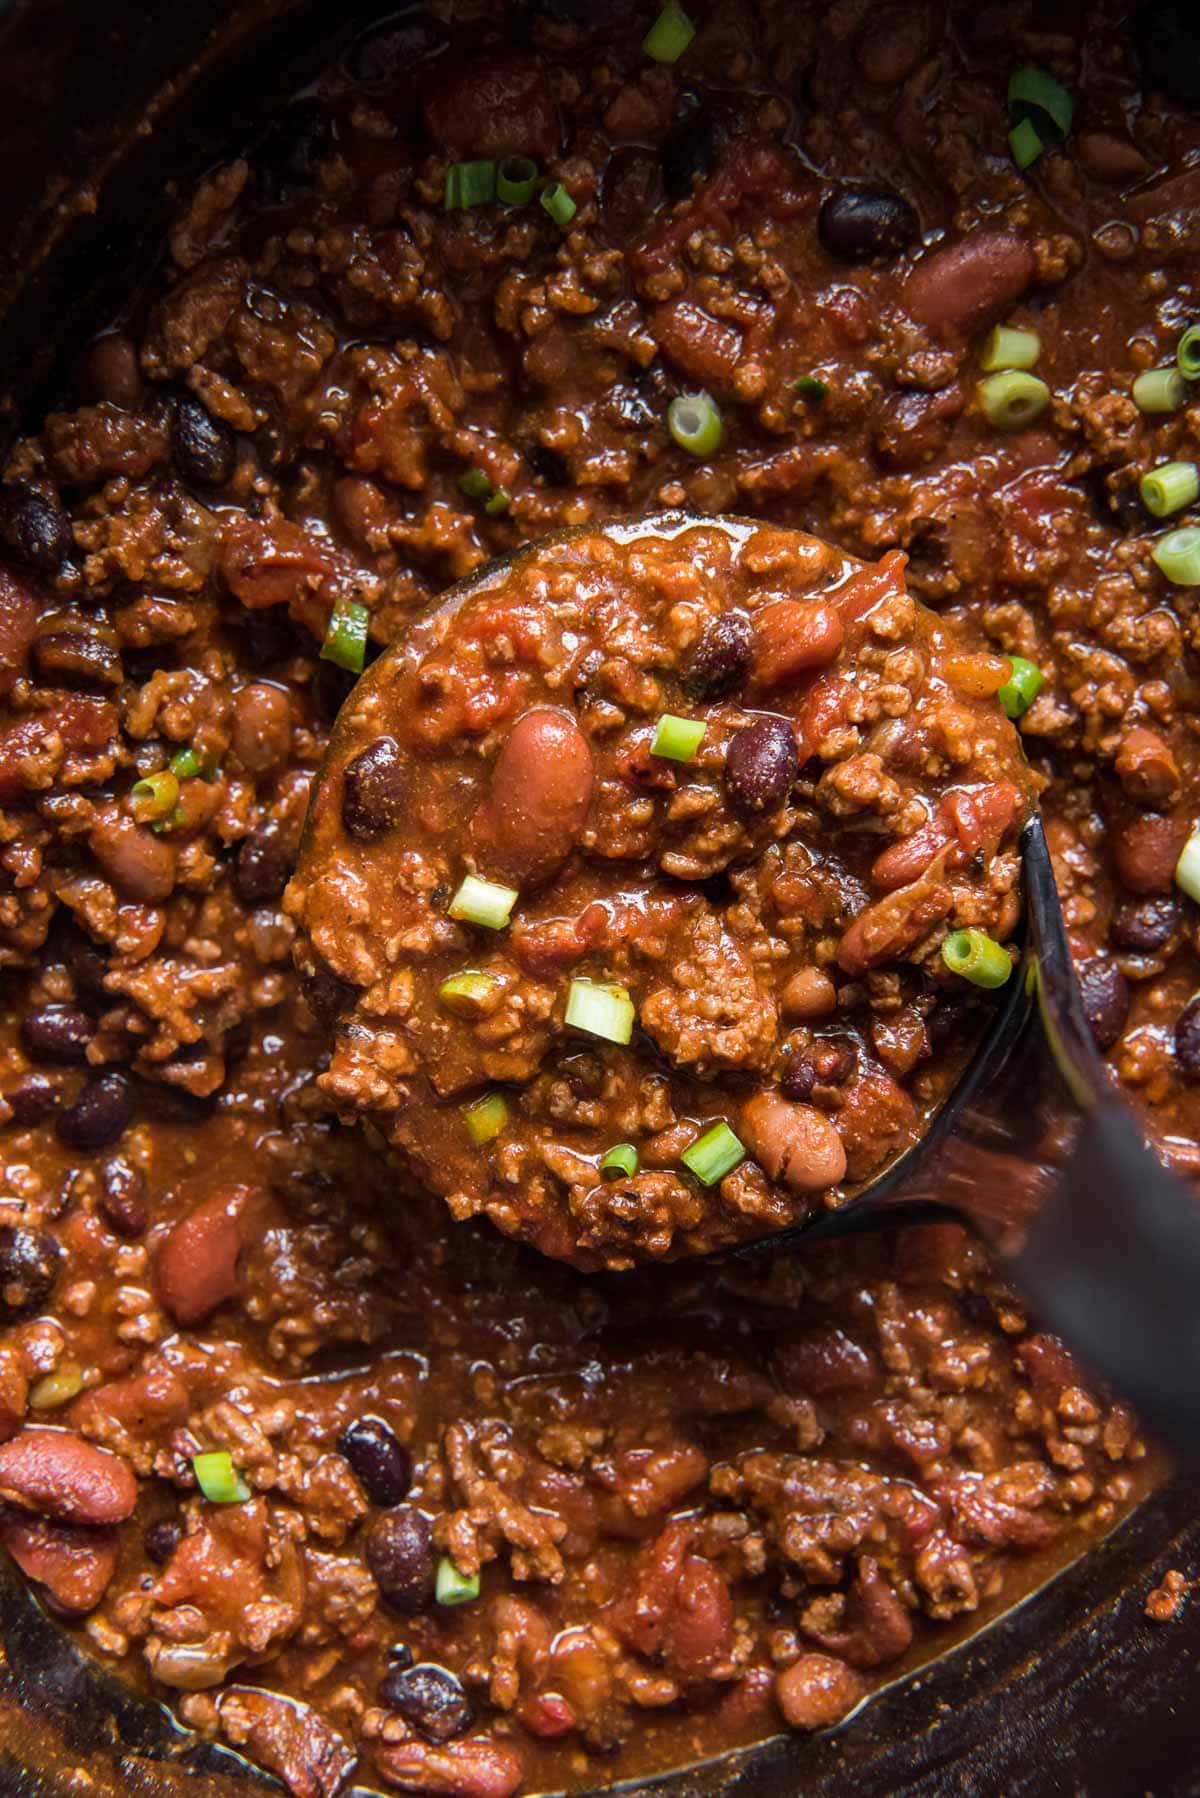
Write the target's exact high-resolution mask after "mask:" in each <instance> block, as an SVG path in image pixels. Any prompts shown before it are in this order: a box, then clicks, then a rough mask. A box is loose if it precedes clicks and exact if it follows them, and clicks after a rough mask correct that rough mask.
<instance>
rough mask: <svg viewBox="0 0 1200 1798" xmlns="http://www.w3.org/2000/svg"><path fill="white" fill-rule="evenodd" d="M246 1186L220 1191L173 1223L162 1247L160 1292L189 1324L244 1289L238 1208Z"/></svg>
mask: <svg viewBox="0 0 1200 1798" xmlns="http://www.w3.org/2000/svg"><path fill="white" fill-rule="evenodd" d="M244 1198H245V1192H244V1189H242V1188H238V1189H236V1190H235V1191H234V1192H233V1193H228V1192H219V1193H214V1194H213V1196H212V1197H211V1198H208V1199H205V1200H204V1201H203V1202H202V1203H201V1204H199V1205H197V1206H196V1207H195V1209H194V1210H192V1211H189V1212H188V1214H187V1216H186V1217H183V1218H180V1220H179V1222H178V1223H177V1224H175V1225H173V1227H172V1229H171V1231H170V1234H169V1235H168V1236H167V1237H166V1239H165V1241H164V1242H163V1244H162V1247H161V1248H160V1249H159V1251H158V1261H157V1264H156V1270H155V1271H156V1276H157V1282H158V1295H159V1298H160V1299H161V1300H162V1303H163V1305H164V1306H165V1308H166V1309H167V1310H168V1311H169V1312H170V1314H171V1316H172V1317H173V1318H174V1319H175V1322H176V1323H177V1324H182V1325H184V1327H185V1328H186V1327H187V1326H188V1325H191V1324H198V1323H199V1322H200V1321H201V1320H202V1319H203V1318H205V1317H207V1316H209V1314H210V1313H211V1312H213V1311H215V1310H216V1309H217V1306H218V1305H223V1304H224V1303H225V1302H226V1300H227V1299H232V1298H236V1297H237V1294H238V1290H239V1288H238V1272H237V1263H238V1256H239V1254H240V1253H241V1247H242V1238H241V1231H240V1230H239V1228H238V1217H237V1214H238V1211H239V1209H240V1208H241V1205H242V1203H243V1202H244Z"/></svg>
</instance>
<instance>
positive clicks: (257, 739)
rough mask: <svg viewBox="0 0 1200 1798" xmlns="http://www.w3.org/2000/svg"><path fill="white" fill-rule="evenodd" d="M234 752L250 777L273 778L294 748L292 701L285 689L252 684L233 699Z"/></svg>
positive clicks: (232, 734)
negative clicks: (268, 775)
mask: <svg viewBox="0 0 1200 1798" xmlns="http://www.w3.org/2000/svg"><path fill="white" fill-rule="evenodd" d="M231 738H232V742H233V751H234V754H235V755H236V756H237V758H238V760H239V762H241V764H242V767H243V768H245V770H246V772H247V773H248V774H255V775H258V774H272V773H274V771H275V770H276V769H277V768H281V767H282V766H283V764H284V763H285V762H286V761H287V758H288V753H289V751H290V749H291V746H292V707H291V701H290V700H289V699H288V696H287V694H286V693H285V692H284V691H283V689H282V688H281V687H272V686H269V685H268V683H267V682H266V681H252V682H251V683H250V685H249V686H245V687H239V689H238V691H237V692H236V693H235V694H234V699H233V723H232V730H231Z"/></svg>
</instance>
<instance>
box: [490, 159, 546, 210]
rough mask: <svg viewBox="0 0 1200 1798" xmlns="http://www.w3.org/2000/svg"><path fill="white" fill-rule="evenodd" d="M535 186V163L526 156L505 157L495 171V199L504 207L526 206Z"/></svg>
mask: <svg viewBox="0 0 1200 1798" xmlns="http://www.w3.org/2000/svg"><path fill="white" fill-rule="evenodd" d="M537 184H538V168H537V163H536V162H531V161H530V160H529V157H528V156H506V157H505V158H504V161H503V162H502V163H501V164H500V166H499V167H498V168H497V170H496V198H497V199H498V200H503V201H504V204H505V205H506V206H528V204H529V202H530V200H532V198H533V196H534V194H535V193H536V192H537Z"/></svg>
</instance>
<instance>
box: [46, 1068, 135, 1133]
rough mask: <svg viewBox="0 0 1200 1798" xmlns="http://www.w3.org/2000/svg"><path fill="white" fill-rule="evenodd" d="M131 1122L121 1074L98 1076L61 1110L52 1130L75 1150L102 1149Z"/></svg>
mask: <svg viewBox="0 0 1200 1798" xmlns="http://www.w3.org/2000/svg"><path fill="white" fill-rule="evenodd" d="M132 1121H133V1096H132V1094H131V1092H130V1090H129V1081H128V1080H127V1079H126V1077H125V1075H124V1074H117V1073H110V1074H99V1075H97V1077H96V1078H95V1079H94V1080H89V1081H88V1083H87V1085H86V1086H85V1087H84V1088H83V1090H82V1091H81V1092H80V1093H79V1095H78V1097H77V1098H76V1099H75V1102H74V1104H72V1105H68V1106H67V1108H66V1110H65V1111H61V1112H60V1113H59V1115H58V1118H57V1120H56V1122H55V1129H56V1130H57V1131H58V1134H59V1136H60V1137H61V1138H62V1140H63V1141H64V1142H65V1143H70V1145H71V1147H72V1148H75V1149H103V1148H106V1147H107V1145H108V1144H109V1143H110V1142H116V1140H117V1138H118V1137H119V1136H122V1135H123V1134H124V1133H125V1131H126V1130H127V1129H128V1128H129V1125H130V1124H131V1122H132Z"/></svg>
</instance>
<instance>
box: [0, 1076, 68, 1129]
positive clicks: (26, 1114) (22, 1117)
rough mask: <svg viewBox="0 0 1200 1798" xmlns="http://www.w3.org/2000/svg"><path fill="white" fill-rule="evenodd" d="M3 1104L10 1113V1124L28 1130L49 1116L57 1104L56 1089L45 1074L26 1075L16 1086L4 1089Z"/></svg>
mask: <svg viewBox="0 0 1200 1798" xmlns="http://www.w3.org/2000/svg"><path fill="white" fill-rule="evenodd" d="M4 1102H5V1104H6V1105H7V1106H8V1108H9V1110H10V1111H11V1112H12V1122H13V1123H14V1124H17V1125H18V1126H19V1127H20V1128H21V1129H28V1128H29V1126H30V1125H31V1124H40V1123H41V1121H42V1119H43V1118H47V1117H49V1116H50V1113H51V1112H52V1111H53V1110H54V1107H55V1106H56V1105H57V1104H58V1088H57V1086H56V1085H55V1084H54V1082H53V1080H50V1079H48V1078H47V1077H46V1075H45V1074H26V1076H25V1078H24V1080H21V1081H18V1083H17V1085H16V1086H10V1087H7V1088H6V1089H5V1093H4Z"/></svg>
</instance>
